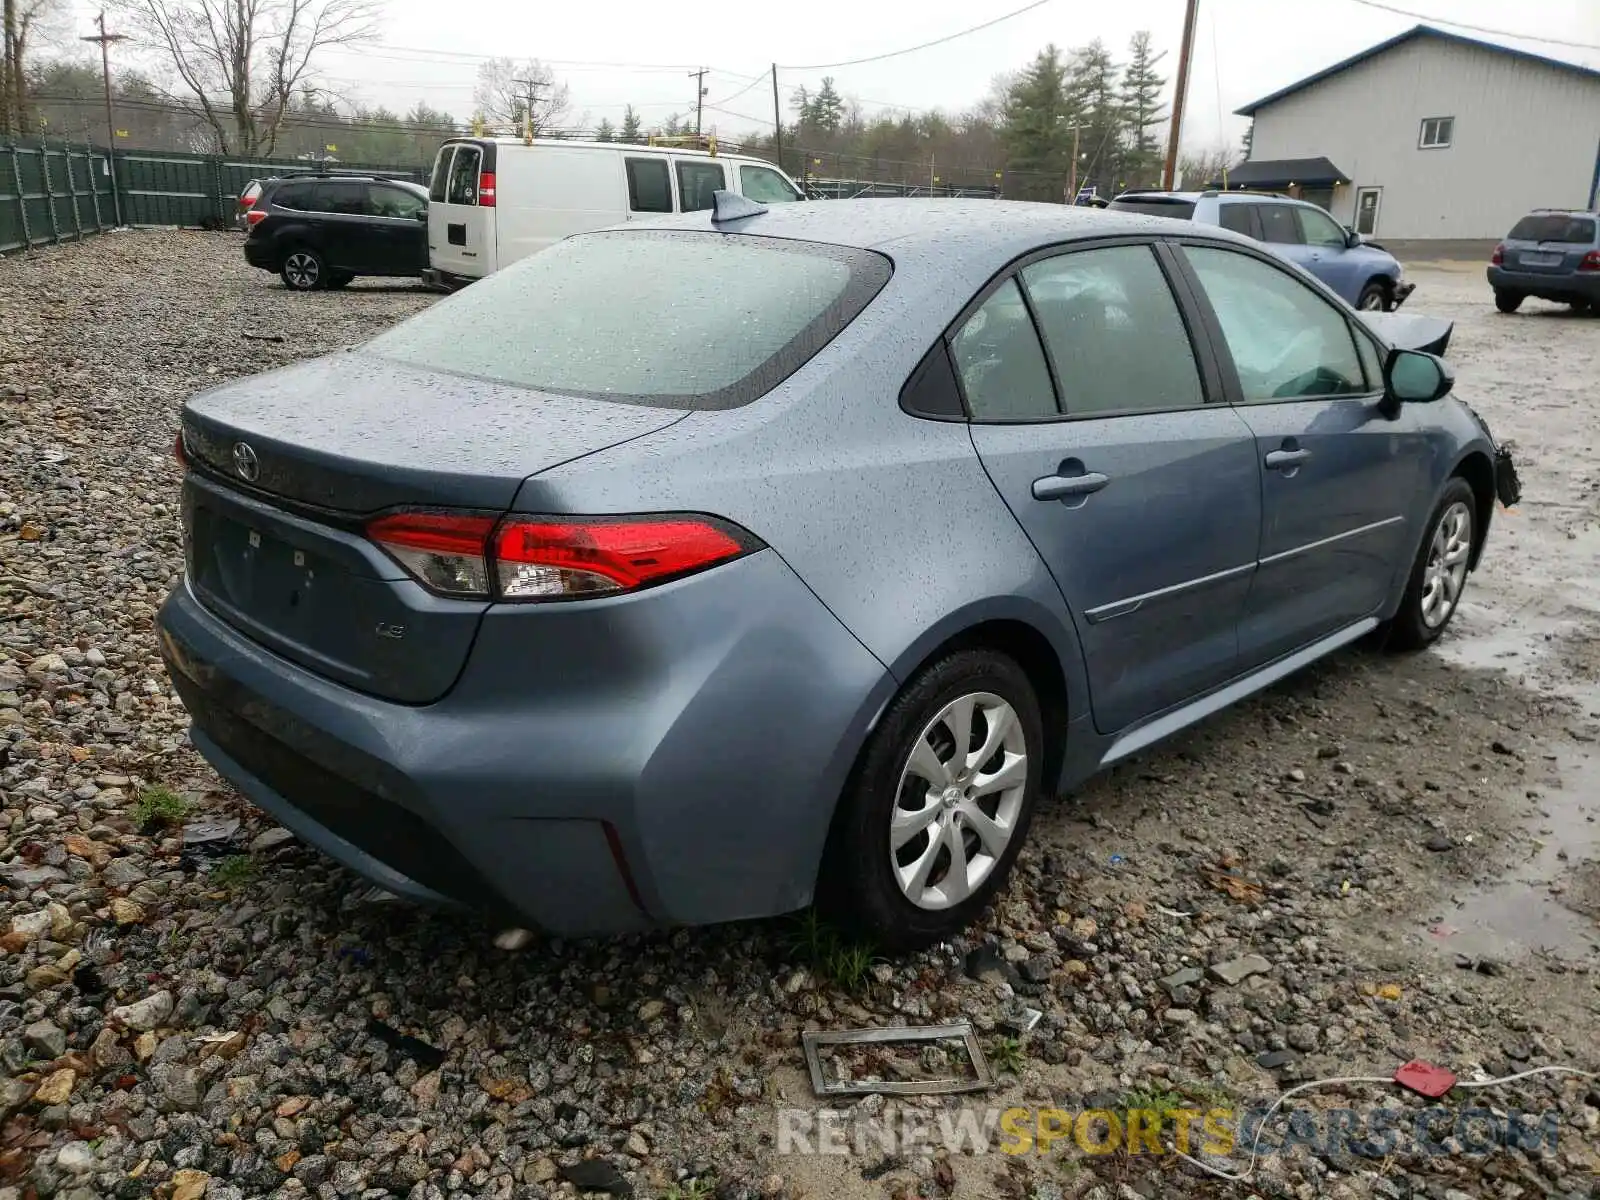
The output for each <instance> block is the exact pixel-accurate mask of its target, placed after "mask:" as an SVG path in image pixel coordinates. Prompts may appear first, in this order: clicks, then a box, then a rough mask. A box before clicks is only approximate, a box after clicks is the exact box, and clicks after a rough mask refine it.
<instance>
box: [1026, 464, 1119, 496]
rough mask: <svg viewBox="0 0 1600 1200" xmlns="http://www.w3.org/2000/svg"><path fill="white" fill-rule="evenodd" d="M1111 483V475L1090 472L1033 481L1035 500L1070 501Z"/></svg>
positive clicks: (1049, 476)
mask: <svg viewBox="0 0 1600 1200" xmlns="http://www.w3.org/2000/svg"><path fill="white" fill-rule="evenodd" d="M1110 482H1111V477H1110V476H1109V475H1102V474H1100V472H1099V471H1088V472H1085V473H1084V474H1082V475H1046V476H1045V477H1044V478H1043V479H1035V480H1034V481H1033V498H1034V499H1035V500H1068V499H1071V498H1072V497H1073V496H1088V495H1090V494H1092V493H1094V492H1098V491H1099V490H1100V489H1101V488H1103V487H1105V485H1106V484H1108V483H1110Z"/></svg>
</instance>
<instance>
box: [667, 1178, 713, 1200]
mask: <svg viewBox="0 0 1600 1200" xmlns="http://www.w3.org/2000/svg"><path fill="white" fill-rule="evenodd" d="M716 1190H717V1182H716V1180H714V1179H711V1178H709V1177H706V1178H702V1179H685V1180H683V1181H682V1182H681V1183H675V1184H673V1185H672V1186H671V1187H669V1188H668V1189H667V1190H666V1191H664V1192H662V1193H661V1200H707V1198H708V1197H710V1196H712V1195H715V1194H716Z"/></svg>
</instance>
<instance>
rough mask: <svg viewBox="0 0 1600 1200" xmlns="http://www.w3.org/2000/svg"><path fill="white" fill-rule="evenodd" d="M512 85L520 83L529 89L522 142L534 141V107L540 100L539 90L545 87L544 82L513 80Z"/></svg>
mask: <svg viewBox="0 0 1600 1200" xmlns="http://www.w3.org/2000/svg"><path fill="white" fill-rule="evenodd" d="M511 82H512V83H520V84H521V85H522V86H523V87H525V88H527V89H528V107H527V109H526V110H524V112H523V114H522V140H523V141H524V142H531V141H533V132H534V131H533V105H534V102H535V101H536V100H538V98H539V96H538V89H539V88H542V87H544V81H543V80H539V79H513V80H512V81H511Z"/></svg>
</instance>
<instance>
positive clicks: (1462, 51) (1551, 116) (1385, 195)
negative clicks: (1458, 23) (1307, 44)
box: [1227, 25, 1600, 239]
mask: <svg viewBox="0 0 1600 1200" xmlns="http://www.w3.org/2000/svg"><path fill="white" fill-rule="evenodd" d="M1238 112H1239V114H1240V115H1241V116H1248V117H1252V118H1254V120H1255V129H1254V132H1253V134H1252V135H1251V144H1250V157H1249V159H1248V160H1246V161H1245V162H1244V163H1241V164H1240V165H1239V166H1238V167H1235V168H1233V169H1232V170H1230V172H1229V175H1228V180H1227V186H1228V187H1230V188H1235V187H1250V188H1261V189H1274V190H1289V191H1292V192H1293V193H1294V194H1297V195H1301V196H1303V197H1304V198H1305V199H1307V200H1312V201H1314V202H1316V203H1319V204H1321V205H1323V206H1324V207H1325V208H1327V209H1328V210H1329V211H1331V212H1332V213H1333V215H1334V216H1335V217H1337V218H1338V219H1339V220H1340V221H1342V222H1345V223H1347V224H1349V225H1352V226H1354V227H1355V228H1356V229H1358V230H1360V231H1361V232H1362V233H1368V234H1375V235H1379V236H1382V237H1387V238H1406V239H1411V238H1426V239H1438V238H1500V237H1503V236H1505V233H1506V231H1507V230H1508V229H1510V228H1511V226H1512V225H1513V224H1514V223H1515V222H1516V220H1517V219H1518V218H1519V217H1521V216H1523V215H1524V214H1525V213H1526V212H1528V210H1529V209H1532V208H1590V209H1592V208H1595V206H1596V203H1597V200H1600V197H1597V194H1596V193H1597V192H1600V71H1595V70H1591V69H1589V68H1587V67H1581V66H1577V65H1574V64H1572V63H1566V62H1561V61H1559V60H1556V59H1551V58H1545V57H1543V56H1541V55H1537V54H1530V53H1527V52H1525V51H1522V50H1513V49H1511V48H1510V47H1507V46H1500V45H1495V44H1494V43H1492V42H1482V41H1478V40H1476V39H1474V38H1467V37H1462V36H1460V35H1459V34H1454V33H1446V32H1445V31H1443V30H1441V29H1435V28H1433V27H1432V26H1428V25H1418V26H1417V27H1416V28H1414V29H1411V30H1408V31H1407V32H1405V33H1402V34H1400V35H1399V36H1398V37H1393V38H1390V39H1389V40H1388V41H1386V42H1380V43H1379V44H1378V45H1376V46H1373V47H1371V48H1370V49H1368V50H1364V51H1362V52H1361V53H1360V54H1357V55H1355V56H1354V57H1352V58H1347V59H1345V60H1344V61H1343V62H1339V63H1335V64H1334V65H1333V66H1331V67H1329V68H1327V69H1326V70H1324V71H1319V72H1318V73H1317V74H1315V75H1312V76H1309V77H1308V78H1305V79H1302V80H1300V81H1299V82H1298V83H1294V84H1291V85H1289V86H1288V87H1286V88H1283V89H1281V90H1280V91H1276V92H1274V93H1272V95H1270V96H1266V97H1263V98H1262V99H1260V100H1257V101H1255V102H1254V103H1253V104H1247V105H1245V106H1244V107H1243V108H1241V109H1239V110H1238Z"/></svg>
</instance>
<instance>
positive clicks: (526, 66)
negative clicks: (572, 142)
mask: <svg viewBox="0 0 1600 1200" xmlns="http://www.w3.org/2000/svg"><path fill="white" fill-rule="evenodd" d="M530 85H531V86H530ZM530 91H531V92H532V94H533V122H532V123H533V130H534V132H535V133H538V132H539V131H540V130H544V129H549V128H550V127H551V126H554V125H555V124H556V123H557V122H558V121H560V120H561V118H562V117H564V116H566V115H567V112H568V109H569V103H568V98H567V85H566V84H564V83H557V82H556V77H555V72H553V71H551V70H550V68H549V67H547V66H545V65H544V64H543V63H541V62H540V61H539V60H538V59H536V58H529V59H524V60H521V61H519V60H517V59H514V58H490V59H485V60H484V61H483V62H482V63H480V64H479V66H478V85H477V87H476V88H474V89H473V92H472V102H473V104H474V105H476V106H477V109H478V114H479V115H480V116H481V117H483V119H484V120H485V121H486V122H487V123H488V124H489V125H491V126H496V127H499V128H503V129H505V131H506V132H507V133H514V134H515V133H521V132H522V124H523V117H524V116H526V115H527V114H528V95H529V93H530Z"/></svg>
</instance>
